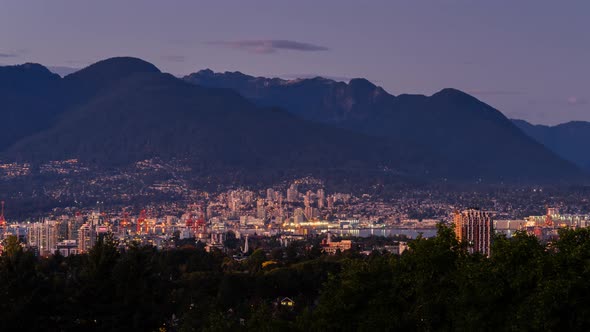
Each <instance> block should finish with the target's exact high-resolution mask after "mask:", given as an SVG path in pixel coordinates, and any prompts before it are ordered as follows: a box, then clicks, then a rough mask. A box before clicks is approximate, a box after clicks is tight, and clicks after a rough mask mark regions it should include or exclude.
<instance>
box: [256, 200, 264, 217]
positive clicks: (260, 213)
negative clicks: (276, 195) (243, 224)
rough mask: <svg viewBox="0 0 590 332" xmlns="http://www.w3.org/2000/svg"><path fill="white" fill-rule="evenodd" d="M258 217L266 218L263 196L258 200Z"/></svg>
mask: <svg viewBox="0 0 590 332" xmlns="http://www.w3.org/2000/svg"><path fill="white" fill-rule="evenodd" d="M256 218H258V219H266V209H265V207H264V200H263V199H262V198H259V199H258V201H256Z"/></svg>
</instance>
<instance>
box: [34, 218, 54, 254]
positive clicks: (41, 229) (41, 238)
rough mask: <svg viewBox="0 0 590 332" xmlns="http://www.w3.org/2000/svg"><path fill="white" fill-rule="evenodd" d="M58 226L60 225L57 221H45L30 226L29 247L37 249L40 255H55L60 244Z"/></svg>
mask: <svg viewBox="0 0 590 332" xmlns="http://www.w3.org/2000/svg"><path fill="white" fill-rule="evenodd" d="M58 226H59V224H58V223H57V222H56V221H55V220H50V221H47V220H44V221H42V222H36V223H32V224H30V225H29V226H28V230H27V242H28V244H29V246H31V247H36V248H37V249H38V250H39V254H40V255H43V256H46V255H50V254H53V252H54V251H55V248H56V244H57V242H58Z"/></svg>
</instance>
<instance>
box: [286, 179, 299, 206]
mask: <svg viewBox="0 0 590 332" xmlns="http://www.w3.org/2000/svg"><path fill="white" fill-rule="evenodd" d="M298 196H299V192H298V191H297V184H295V183H293V184H292V185H291V186H290V187H289V189H287V202H290V203H292V202H296V201H297V198H298Z"/></svg>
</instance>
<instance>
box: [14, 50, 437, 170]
mask: <svg viewBox="0 0 590 332" xmlns="http://www.w3.org/2000/svg"><path fill="white" fill-rule="evenodd" d="M53 91H54V92H55V93H56V94H61V97H59V98H56V99H59V100H62V102H61V103H60V105H61V107H62V108H63V109H62V110H61V112H60V113H59V114H57V115H56V116H55V120H54V121H53V124H52V125H51V126H50V127H47V128H44V129H43V130H40V131H38V132H36V133H34V134H32V135H28V136H27V137H25V138H23V139H20V140H18V141H17V142H15V143H14V144H12V145H11V147H10V148H8V149H6V150H5V151H4V153H3V156H4V157H5V158H7V159H16V160H22V161H33V162H37V161H47V160H60V159H67V158H78V159H80V160H82V161H85V162H90V163H93V164H96V165H104V166H121V165H125V164H129V163H132V162H134V161H137V160H142V159H147V158H152V157H160V158H168V159H169V158H182V159H186V160H189V161H190V162H191V163H192V166H194V168H195V169H197V170H200V171H201V172H202V173H204V174H205V173H207V172H221V171H223V170H249V171H261V170H269V171H274V170H289V171H292V172H291V173H293V172H299V173H304V172H310V171H314V170H326V169H343V170H357V171H364V172H376V171H379V170H383V169H390V170H391V169H392V170H395V171H397V172H399V173H404V174H405V173H408V172H413V173H414V174H424V170H423V169H424V168H425V167H426V166H428V164H426V163H423V162H420V164H419V165H418V164H417V162H416V161H414V160H413V158H414V157H413V156H412V155H409V154H408V155H406V154H405V153H406V152H405V151H403V149H402V148H400V147H396V146H395V145H393V144H391V143H389V142H383V141H381V140H377V139H375V138H372V137H369V136H367V135H363V134H360V133H354V132H350V131H347V130H344V129H339V128H333V127H330V126H327V125H324V124H319V123H313V122H309V121H306V120H304V119H301V118H299V117H296V116H293V115H291V114H289V113H288V112H285V111H282V110H279V109H276V108H275V109H272V108H260V107H257V106H256V105H254V104H252V103H251V102H250V101H248V100H247V99H245V98H243V97H242V96H240V95H239V94H238V93H236V92H234V91H232V90H228V89H215V88H204V87H199V86H195V85H192V84H189V83H186V82H184V81H183V80H181V79H178V78H175V77H173V76H172V75H169V74H163V73H161V72H160V71H159V70H158V69H157V68H156V67H154V66H153V65H151V64H149V63H147V62H144V61H142V60H139V59H134V58H114V59H109V60H105V61H101V62H99V63H96V64H94V65H92V66H90V67H88V68H85V69H83V70H81V71H78V72H76V73H74V74H72V75H69V76H66V77H65V78H63V79H59V78H57V79H56V82H55V88H53ZM15 125H17V126H18V125H19V123H15ZM409 165H412V167H408V166H409ZM430 171H432V170H430Z"/></svg>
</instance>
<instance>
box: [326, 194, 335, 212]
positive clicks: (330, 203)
mask: <svg viewBox="0 0 590 332" xmlns="http://www.w3.org/2000/svg"><path fill="white" fill-rule="evenodd" d="M327 201H328V209H330V210H331V209H333V208H334V196H331V195H330V196H328V200H327Z"/></svg>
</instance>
